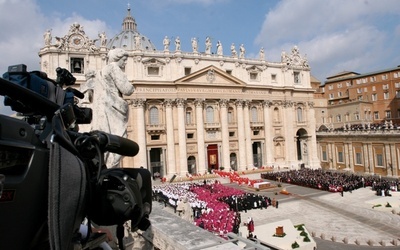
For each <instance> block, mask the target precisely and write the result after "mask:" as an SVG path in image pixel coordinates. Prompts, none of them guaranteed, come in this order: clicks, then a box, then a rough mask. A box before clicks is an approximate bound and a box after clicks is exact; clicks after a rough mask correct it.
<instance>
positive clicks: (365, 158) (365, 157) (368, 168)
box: [362, 143, 371, 173]
mask: <svg viewBox="0 0 400 250" xmlns="http://www.w3.org/2000/svg"><path fill="white" fill-rule="evenodd" d="M362 148H363V162H364V172H367V173H370V172H371V163H370V162H369V156H368V145H367V144H365V143H363V144H362Z"/></svg>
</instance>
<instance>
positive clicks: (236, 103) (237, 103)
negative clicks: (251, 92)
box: [235, 99, 244, 107]
mask: <svg viewBox="0 0 400 250" xmlns="http://www.w3.org/2000/svg"><path fill="white" fill-rule="evenodd" d="M235 105H236V106H237V107H243V105H244V101H243V100H242V99H237V100H236V101H235Z"/></svg>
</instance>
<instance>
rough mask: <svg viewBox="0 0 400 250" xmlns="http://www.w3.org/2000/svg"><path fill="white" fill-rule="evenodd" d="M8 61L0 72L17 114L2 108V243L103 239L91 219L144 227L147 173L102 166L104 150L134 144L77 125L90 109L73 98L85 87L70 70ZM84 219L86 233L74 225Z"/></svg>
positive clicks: (74, 244)
mask: <svg viewBox="0 0 400 250" xmlns="http://www.w3.org/2000/svg"><path fill="white" fill-rule="evenodd" d="M56 72H57V80H56V81H53V80H51V79H49V78H48V77H47V75H46V74H45V73H44V72H40V71H32V72H28V71H27V69H26V66H25V65H23V64H20V65H14V66H10V67H9V68H8V71H7V72H6V73H4V74H3V78H0V95H2V96H4V105H6V106H10V107H11V109H12V110H14V111H16V112H18V114H19V117H21V118H19V117H10V116H5V115H0V221H1V223H0V249H94V248H95V247H97V246H98V244H99V242H102V241H105V239H106V235H105V234H104V233H103V234H101V233H91V227H92V222H93V223H94V225H96V226H111V225H117V229H116V231H117V232H116V234H117V238H118V246H119V248H120V249H124V245H123V238H124V227H123V225H124V224H125V223H127V222H130V223H131V226H130V228H131V230H132V231H136V230H138V229H140V230H146V229H147V228H148V227H149V226H150V221H149V214H150V213H151V209H152V199H151V194H152V191H151V175H150V172H149V171H148V170H147V169H143V168H118V169H108V168H107V166H106V165H105V163H104V153H105V152H107V151H108V152H113V153H117V154H121V155H125V156H135V155H136V154H137V153H138V151H139V147H138V145H137V144H136V143H135V142H134V141H131V140H128V139H126V138H122V137H119V136H116V135H112V134H108V133H105V132H102V131H91V132H87V133H80V132H79V129H78V126H79V125H78V124H88V123H90V122H91V119H92V111H91V109H89V108H82V107H79V106H78V105H77V99H79V98H83V97H84V95H83V94H82V93H80V92H79V91H77V90H76V89H73V88H72V87H67V88H65V89H64V87H65V86H71V85H73V84H74V83H75V80H76V79H75V77H73V75H72V74H71V73H70V72H69V71H68V70H66V69H62V68H57V70H56ZM83 221H88V222H89V223H88V225H89V226H88V230H89V233H88V235H87V237H82V235H81V234H80V232H79V228H80V227H81V225H82V223H83Z"/></svg>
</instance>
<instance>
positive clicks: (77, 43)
mask: <svg viewBox="0 0 400 250" xmlns="http://www.w3.org/2000/svg"><path fill="white" fill-rule="evenodd" d="M69 43H70V45H71V46H73V47H76V48H80V47H82V45H83V38H82V37H81V36H77V35H74V36H71V37H70V39H69Z"/></svg>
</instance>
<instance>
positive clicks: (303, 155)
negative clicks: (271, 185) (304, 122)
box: [296, 129, 308, 165]
mask: <svg viewBox="0 0 400 250" xmlns="http://www.w3.org/2000/svg"><path fill="white" fill-rule="evenodd" d="M296 138H297V141H296V149H297V160H298V161H299V162H303V163H304V164H306V165H308V143H307V140H308V134H307V131H306V130H305V129H299V130H298V131H297V133H296Z"/></svg>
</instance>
